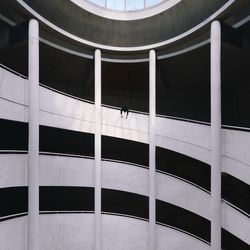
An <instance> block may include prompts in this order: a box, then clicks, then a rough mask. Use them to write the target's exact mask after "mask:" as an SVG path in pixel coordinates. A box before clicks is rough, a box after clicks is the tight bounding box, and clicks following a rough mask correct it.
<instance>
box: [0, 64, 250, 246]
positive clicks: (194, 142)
mask: <svg viewBox="0 0 250 250" xmlns="http://www.w3.org/2000/svg"><path fill="white" fill-rule="evenodd" d="M26 88H27V80H25V79H23V78H21V77H18V76H16V75H14V74H12V73H10V72H8V71H6V70H4V69H2V68H0V118H4V119H11V120H17V121H26V122H27V117H28V116H27V107H26V105H27V92H26ZM40 98H41V103H40V104H41V106H40V107H41V111H40V122H41V124H43V125H47V126H54V127H60V128H65V129H71V130H76V131H83V132H89V133H93V132H94V121H93V118H94V106H93V105H92V104H89V103H83V102H81V101H79V100H74V99H73V98H70V97H67V96H64V95H62V94H59V93H55V92H53V91H51V90H48V89H45V88H43V87H40ZM102 117H103V119H102V123H103V125H102V132H103V134H105V135H108V136H114V137H119V138H124V139H130V140H134V141H140V142H145V143H147V142H148V134H147V131H148V117H147V116H146V115H143V114H134V113H130V114H129V116H128V119H124V118H123V119H121V118H120V111H119V110H115V109H110V108H106V107H103V108H102ZM156 133H157V137H156V144H157V145H158V146H160V147H163V148H167V149H171V150H173V151H176V152H179V153H182V154H185V155H189V156H191V157H193V158H195V159H198V160H201V161H203V162H206V163H209V162H210V150H209V148H210V127H209V126H206V125H201V124H195V123H191V122H184V121H178V120H172V119H167V118H160V117H158V118H157V130H156ZM222 141H223V148H222V152H223V159H222V167H223V171H225V172H227V173H229V174H231V175H233V176H235V177H236V178H239V179H240V180H242V181H244V182H246V183H248V184H250V154H249V153H248V152H249V151H250V133H249V132H242V131H234V130H226V129H223V138H222ZM40 170H41V172H40V173H41V175H40V185H52V186H53V185H59V186H60V185H62V186H63V185H66V186H67V185H69V186H93V161H92V160H88V159H83V158H71V157H59V156H40ZM147 174H148V173H147V170H145V169H142V168H138V167H135V166H131V165H127V164H121V163H111V162H103V179H102V182H103V187H105V188H112V189H117V190H123V191H128V192H134V193H138V194H143V195H147V192H148V186H147V178H148V177H147ZM25 185H27V156H26V155H15V154H1V155H0V188H3V187H9V186H25ZM157 198H159V199H161V200H164V201H166V202H170V203H172V204H175V205H177V206H180V207H183V208H186V209H188V210H190V211H192V212H195V213H197V214H200V215H201V216H203V217H205V218H209V217H210V214H209V211H208V206H207V204H208V203H209V196H208V195H207V194H206V193H204V192H203V191H201V190H199V189H197V188H195V187H194V186H192V185H189V184H187V183H185V182H183V181H181V180H178V179H175V178H173V177H170V176H165V175H162V174H157ZM43 216H44V222H42V224H41V225H42V229H43V230H44V236H43V237H45V233H46V230H45V229H46V223H49V222H50V220H51V219H52V221H53V220H54V219H55V218H56V219H57V220H58V221H54V222H55V225H58V224H59V225H61V226H60V227H59V228H61V229H60V230H59V231H57V230H58V229H57V226H56V227H54V229H53V226H52V224H48V227H49V225H50V226H51V228H47V229H48V230H49V229H50V230H51V234H50V235H48V239H50V241H51V243H48V244H52V246H53V247H55V248H52V249H63V248H59V246H57V245H56V244H55V242H56V240H55V239H58V240H59V239H60V237H63V236H65V235H67V234H66V233H65V232H68V231H67V230H68V228H73V229H74V228H75V226H74V223H77V219H75V218H73V217H72V221H71V219H66V221H65V223H66V222H67V223H68V224H67V223H66V224H63V223H64V222H63V221H61V218H63V217H60V216H59V215H50V216H48V219H49V220H48V221H47V222H45V218H46V216H45V215H43ZM53 216H54V217H55V218H53ZM68 216H70V215H68ZM59 217H60V218H59ZM108 217H110V216H108V215H105V216H104V217H103V218H104V221H105V222H104V224H103V226H104V228H105V230H106V229H107V235H106V236H105V238H106V237H107V238H106V239H105V242H104V247H105V250H106V249H120V247H122V244H121V242H124V243H126V242H127V241H128V242H130V241H131V239H133V237H135V235H136V234H135V235H134V236H133V232H132V231H133V230H132V231H129V230H128V228H130V226H133V223H132V224H129V223H130V222H128V221H129V220H130V219H128V218H125V217H121V218H122V219H121V218H120V217H118V216H112V219H107V218H108ZM65 218H66V217H65ZM105 218H106V219H105ZM23 219H24V218H19V219H13V220H9V221H6V222H1V223H0V235H1V236H0V237H1V238H0V239H1V240H0V242H1V243H0V249H2V248H1V247H2V246H4V248H3V249H7V250H8V249H11V250H12V249H14V250H16V249H18V250H19V249H25V248H24V243H23V241H24V238H25V237H24V235H23V231H24V230H23V229H22V227H23V226H24V222H22V220H23ZM84 220H85V219H84ZM131 220H132V219H131ZM124 221H125V222H124ZM136 221H137V220H136ZM140 222H141V221H140ZM51 223H52V222H51ZM91 223H92V222H91ZM105 223H106V224H105ZM109 223H111V224H110V225H113V226H114V227H108V224H109ZM126 223H128V224H126ZM143 223H144V222H143ZM222 224H223V227H224V228H226V229H227V230H228V231H229V232H232V233H233V234H235V235H236V236H237V237H239V238H240V239H242V240H244V241H246V242H248V243H249V236H248V235H247V232H249V230H250V229H249V227H250V222H249V218H247V217H246V216H244V215H242V214H240V213H239V212H238V211H236V210H235V209H233V208H231V207H230V206H229V205H226V204H223V222H222ZM91 225H92V224H91ZM121 225H122V227H121ZM120 227H121V228H120ZM134 227H135V228H138V230H139V228H140V230H142V231H141V233H142V234H143V235H144V233H145V235H146V234H147V232H146V231H147V229H145V228H144V226H142V225H141V224H140V226H138V225H137V226H134ZM52 229H53V230H55V231H53V232H52ZM73 229H72V230H73ZM75 230H76V231H77V233H79V232H84V230H86V229H75ZM81 230H82V231H81ZM112 230H113V231H112ZM169 230H170V231H169ZM11 231H13V233H12V234H10V235H9V236H8V237H7V236H6V234H7V233H9V232H11ZM173 231H174V235H175V236H173V237H175V245H176V248H174V247H173V246H171V244H172V243H173V239H174V238H173V237H171V235H172V234H173ZM123 232H125V234H127V236H128V237H127V238H126V237H125V238H124V239H123V238H122V237H124V236H122V235H123ZM53 233H54V236H53ZM56 234H58V238H57V236H56ZM157 234H158V237H160V239H159V245H158V248H157V249H164V250H165V249H171V250H172V249H183V245H184V246H185V250H186V249H187V250H188V249H189V248H188V247H189V246H190V247H191V246H193V248H192V249H199V250H200V249H207V246H206V245H204V244H203V243H201V242H199V241H197V240H196V239H193V238H192V237H191V239H192V240H187V238H188V237H190V236H187V235H185V234H183V233H180V232H178V233H176V231H175V230H172V229H167V228H163V227H160V226H159V227H158V233H157ZM88 235H89V236H86V237H92V236H90V233H89V234H88ZM112 235H117V241H116V240H114V241H113V242H112V240H113V236H112ZM143 235H140V236H139V238H140V239H141V240H139V241H138V242H137V241H136V240H135V241H133V240H132V241H131V243H130V245H129V247H130V248H129V249H135V246H136V249H144V247H145V246H144V245H143V244H144V243H143V241H142V239H143V237H144V236H143ZM9 237H10V238H9ZM20 237H21V238H22V237H23V239H21V238H20ZM131 237H132V238H131ZM145 237H146V236H145ZM14 238H15V239H17V240H13V239H14ZM2 239H3V240H2ZM80 239H81V238H80ZM118 239H119V240H118ZM128 239H129V240H128ZM177 239H178V240H177ZM81 240H82V241H81V242H78V243H77V242H76V247H78V245H79V246H81V247H82V245H83V244H85V243H84V239H81ZM176 240H177V241H176ZM71 241H74V236H73V235H72V237H71V238H70V239H69V240H68V241H66V242H64V241H63V240H62V242H61V245H60V246H62V247H65V248H64V249H67V246H68V243H70V242H71ZM193 241H195V242H196V243H190V242H193ZM2 242H3V243H2ZM171 242H172V243H171ZM176 242H178V244H176ZM186 242H189V243H186ZM197 242H199V243H197ZM41 244H43V249H51V248H50V247H51V246H49V245H46V244H47V243H46V242H43V241H42V240H41ZM77 244H78V245H77ZM200 244H201V245H200ZM110 246H112V247H115V248H109V247H110ZM57 247H58V248H57ZM86 247H87V248H85V249H91V247H92V246H86ZM116 247H117V248H116ZM76 249H77V248H76ZM79 249H80V248H79ZM121 249H122V248H121ZM126 249H128V248H126ZM190 249H191V248H190Z"/></svg>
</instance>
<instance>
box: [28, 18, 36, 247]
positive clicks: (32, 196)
mask: <svg viewBox="0 0 250 250" xmlns="http://www.w3.org/2000/svg"><path fill="white" fill-rule="evenodd" d="M28 41H29V62H28V68H29V69H28V71H29V145H28V185H29V189H28V190H29V191H28V200H29V205H28V209H29V213H28V249H29V250H39V26H38V22H37V21H36V20H34V19H33V20H30V22H29V38H28Z"/></svg>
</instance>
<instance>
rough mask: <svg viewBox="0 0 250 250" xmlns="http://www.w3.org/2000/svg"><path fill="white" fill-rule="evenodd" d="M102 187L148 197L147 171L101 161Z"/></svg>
mask: <svg viewBox="0 0 250 250" xmlns="http://www.w3.org/2000/svg"><path fill="white" fill-rule="evenodd" d="M102 187H103V188H108V189H115V190H121V191H125V192H131V193H137V194H141V195H145V196H148V169H144V168H140V167H136V166H132V165H129V164H124V163H117V162H108V161H102Z"/></svg>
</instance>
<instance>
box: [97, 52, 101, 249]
mask: <svg viewBox="0 0 250 250" xmlns="http://www.w3.org/2000/svg"><path fill="white" fill-rule="evenodd" d="M101 178H102V170H101V51H100V50H99V49H97V50H96V51H95V250H101V248H102V244H101V243H102V230H101V228H102V218H101V191H102V183H101Z"/></svg>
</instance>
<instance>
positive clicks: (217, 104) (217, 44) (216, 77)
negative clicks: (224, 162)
mask: <svg viewBox="0 0 250 250" xmlns="http://www.w3.org/2000/svg"><path fill="white" fill-rule="evenodd" d="M211 209H212V217H211V249H212V250H221V27H220V23H219V22H218V21H214V22H213V23H212V25H211Z"/></svg>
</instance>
